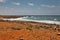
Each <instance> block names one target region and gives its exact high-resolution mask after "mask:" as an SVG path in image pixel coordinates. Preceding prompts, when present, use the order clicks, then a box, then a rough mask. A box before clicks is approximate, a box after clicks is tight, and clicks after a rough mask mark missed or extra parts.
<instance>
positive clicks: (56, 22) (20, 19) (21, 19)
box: [2, 17, 60, 24]
mask: <svg viewBox="0 0 60 40" xmlns="http://www.w3.org/2000/svg"><path fill="white" fill-rule="evenodd" d="M24 18H26V17H21V18H10V19H8V18H3V19H2V20H9V21H14V20H17V21H33V22H42V23H49V24H60V21H51V20H29V19H24ZM54 20H56V19H54Z"/></svg>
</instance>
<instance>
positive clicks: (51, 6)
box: [40, 4, 56, 8]
mask: <svg viewBox="0 0 60 40" xmlns="http://www.w3.org/2000/svg"><path fill="white" fill-rule="evenodd" d="M40 6H41V7H48V8H54V7H56V6H55V5H45V4H42V5H40Z"/></svg>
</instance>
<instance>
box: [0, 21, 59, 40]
mask: <svg viewBox="0 0 60 40" xmlns="http://www.w3.org/2000/svg"><path fill="white" fill-rule="evenodd" d="M0 40H60V25H57V24H46V23H38V22H29V21H4V20H0Z"/></svg>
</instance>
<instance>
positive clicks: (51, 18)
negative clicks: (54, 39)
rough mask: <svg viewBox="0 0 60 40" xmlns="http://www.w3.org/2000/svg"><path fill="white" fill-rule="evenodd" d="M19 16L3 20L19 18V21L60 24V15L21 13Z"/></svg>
mask: <svg viewBox="0 0 60 40" xmlns="http://www.w3.org/2000/svg"><path fill="white" fill-rule="evenodd" d="M20 16H22V17H19V18H9V19H3V20H10V21H14V20H18V21H33V22H43V23H51V24H60V15H20Z"/></svg>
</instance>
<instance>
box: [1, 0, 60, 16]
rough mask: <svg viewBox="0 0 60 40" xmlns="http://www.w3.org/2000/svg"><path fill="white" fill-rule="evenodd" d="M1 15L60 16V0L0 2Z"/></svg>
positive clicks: (12, 0)
mask: <svg viewBox="0 0 60 40" xmlns="http://www.w3.org/2000/svg"><path fill="white" fill-rule="evenodd" d="M0 15H60V0H0Z"/></svg>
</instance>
